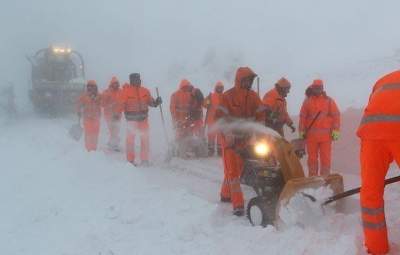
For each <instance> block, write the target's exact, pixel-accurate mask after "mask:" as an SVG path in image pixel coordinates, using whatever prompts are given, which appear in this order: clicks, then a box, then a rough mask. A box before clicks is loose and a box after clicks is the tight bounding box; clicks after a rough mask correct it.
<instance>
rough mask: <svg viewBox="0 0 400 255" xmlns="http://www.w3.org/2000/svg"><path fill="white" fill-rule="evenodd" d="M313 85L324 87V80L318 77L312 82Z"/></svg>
mask: <svg viewBox="0 0 400 255" xmlns="http://www.w3.org/2000/svg"><path fill="white" fill-rule="evenodd" d="M311 87H324V82H323V81H322V80H320V79H316V80H314V81H313V82H312V84H311Z"/></svg>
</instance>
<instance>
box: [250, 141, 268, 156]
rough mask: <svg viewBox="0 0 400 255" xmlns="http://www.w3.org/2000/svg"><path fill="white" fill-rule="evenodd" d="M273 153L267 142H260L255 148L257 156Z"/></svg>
mask: <svg viewBox="0 0 400 255" xmlns="http://www.w3.org/2000/svg"><path fill="white" fill-rule="evenodd" d="M270 151H271V148H270V147H269V145H268V143H266V142H259V143H256V144H255V146H254V152H255V153H256V155H257V156H261V157H264V156H267V155H268V154H269V153H270Z"/></svg>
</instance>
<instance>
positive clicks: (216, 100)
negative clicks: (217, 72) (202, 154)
mask: <svg viewBox="0 0 400 255" xmlns="http://www.w3.org/2000/svg"><path fill="white" fill-rule="evenodd" d="M223 92H224V84H223V83H222V82H221V81H218V82H217V83H216V84H215V87H214V92H213V93H210V95H208V96H207V97H206V99H205V100H204V107H205V108H206V109H207V113H206V119H205V122H206V124H207V138H208V139H207V140H208V155H209V156H213V155H214V153H215V145H216V144H217V153H218V155H219V156H221V155H222V148H221V138H220V135H219V134H218V133H219V132H217V130H216V127H215V114H216V112H217V108H218V106H219V105H220V104H221V101H222V96H223ZM216 141H217V142H216Z"/></svg>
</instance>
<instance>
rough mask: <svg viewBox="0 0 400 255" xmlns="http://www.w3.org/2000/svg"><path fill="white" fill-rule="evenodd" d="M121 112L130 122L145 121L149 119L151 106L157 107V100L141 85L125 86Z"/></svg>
mask: <svg viewBox="0 0 400 255" xmlns="http://www.w3.org/2000/svg"><path fill="white" fill-rule="evenodd" d="M120 98H121V111H123V112H124V113H125V118H126V120H128V121H143V120H145V119H147V117H148V113H149V106H152V107H154V106H155V100H154V98H153V97H152V96H151V94H150V91H149V90H148V89H147V88H145V87H143V86H141V85H140V86H139V85H135V86H133V85H128V84H125V85H124V86H123V88H122V90H121V96H120Z"/></svg>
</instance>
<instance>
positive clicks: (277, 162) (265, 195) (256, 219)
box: [239, 135, 343, 227]
mask: <svg viewBox="0 0 400 255" xmlns="http://www.w3.org/2000/svg"><path fill="white" fill-rule="evenodd" d="M262 137H263V138H261V139H260V138H255V139H252V140H253V142H250V143H249V144H250V145H249V146H247V147H246V148H245V149H243V150H242V151H240V152H239V153H240V154H241V156H242V158H244V159H245V160H244V168H243V172H242V176H241V182H242V184H245V185H248V186H251V187H252V188H253V189H254V191H255V193H256V196H255V197H253V198H252V199H250V201H249V203H248V205H247V217H248V219H249V221H250V223H251V224H252V225H254V226H264V227H265V226H267V225H276V226H278V225H279V224H280V223H281V222H280V218H279V211H280V209H281V208H282V207H284V206H286V205H287V204H288V203H289V201H290V199H291V198H292V197H293V196H295V195H296V194H303V191H304V190H307V189H318V188H320V187H327V188H330V189H331V190H332V192H333V194H339V193H341V192H343V177H342V176H341V175H339V174H331V175H328V176H321V177H305V175H304V170H303V167H302V165H301V162H300V158H299V155H302V152H299V151H297V149H298V146H297V145H295V146H294V145H292V143H290V142H288V141H286V140H285V139H284V138H281V137H279V138H278V137H275V136H265V135H263V136H262ZM300 149H302V148H300ZM305 195H306V194H305Z"/></svg>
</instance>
